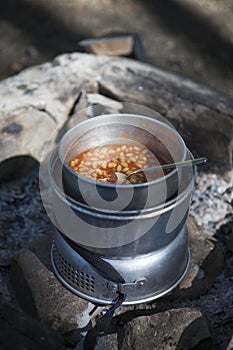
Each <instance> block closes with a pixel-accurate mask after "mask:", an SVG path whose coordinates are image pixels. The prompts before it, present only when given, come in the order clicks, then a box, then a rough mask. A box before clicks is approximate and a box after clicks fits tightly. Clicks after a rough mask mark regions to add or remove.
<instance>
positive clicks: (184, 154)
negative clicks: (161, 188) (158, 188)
mask: <svg viewBox="0 0 233 350" xmlns="http://www.w3.org/2000/svg"><path fill="white" fill-rule="evenodd" d="M110 116H111V117H118V118H119V117H120V118H122V119H123V120H122V124H128V125H132V124H130V123H129V122H124V118H125V117H130V118H132V119H133V118H135V117H136V118H138V119H142V120H145V121H146V120H148V121H150V122H151V121H152V122H154V123H157V124H160V125H162V126H164V127H165V128H167V129H169V130H170V131H172V132H173V133H174V134H175V135H176V137H177V139H178V140H179V142H180V143H181V144H182V149H183V154H182V158H181V159H180V161H183V160H185V159H186V155H187V148H186V145H185V142H184V140H183V138H182V137H181V135H180V134H179V133H178V131H177V130H176V129H175V128H174V127H171V126H170V125H168V124H165V123H164V122H162V121H160V120H158V119H154V118H151V117H147V116H143V115H140V114H129V113H124V114H123V113H119V114H117V113H114V114H103V115H100V116H97V117H95V118H92V119H88V120H84V121H82V122H80V123H78V124H76V125H75V126H74V127H73V128H71V129H69V130H68V131H67V132H66V133H65V134H64V135H63V136H62V139H61V141H60V142H59V145H58V157H59V159H60V161H61V164H62V166H64V167H65V168H66V170H67V171H68V172H70V173H71V174H72V175H73V176H75V177H76V178H77V179H78V178H79V177H80V178H81V180H83V181H85V182H87V183H89V184H91V185H97V186H99V187H102V188H105V189H114V188H115V187H116V185H117V187H118V188H119V189H128V188H131V187H132V186H133V187H135V188H143V187H146V186H148V185H156V184H158V183H159V182H160V181H161V178H163V181H166V180H167V179H169V178H170V177H172V176H173V175H174V174H175V172H176V171H177V170H176V168H175V169H173V170H172V171H170V172H169V173H168V174H166V175H164V176H163V177H160V178H158V179H155V180H152V181H147V182H145V183H142V184H123V185H121V184H108V183H103V182H98V181H95V180H92V179H90V178H88V177H85V176H83V175H80V174H79V173H76V172H75V171H74V170H73V169H72V168H71V167H70V166H69V165H68V163H67V162H66V160H65V159H64V158H63V156H62V147H63V145H64V141H65V139H66V137H68V135H69V134H70V133H71V132H73V131H74V129H76V128H80V126H82V125H85V124H91V123H93V120H95V119H96V118H98V119H105V118H106V117H110ZM114 123H118V124H120V122H119V121H111V122H110V123H109V124H114ZM105 125H106V123H105Z"/></svg>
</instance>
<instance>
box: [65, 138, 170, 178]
mask: <svg viewBox="0 0 233 350" xmlns="http://www.w3.org/2000/svg"><path fill="white" fill-rule="evenodd" d="M165 163H166V161H165V160H164V159H162V158H160V157H158V156H155V155H154V154H153V153H152V152H151V151H150V150H149V149H147V148H145V147H143V146H139V145H132V144H130V145H127V144H109V145H102V146H97V147H94V148H91V149H88V150H86V151H84V152H82V153H80V154H78V155H77V156H76V157H75V158H74V159H71V160H70V162H69V166H70V167H71V168H72V169H73V170H74V171H75V172H77V173H79V174H80V175H82V176H85V177H88V178H90V179H92V180H95V181H99V182H104V183H116V181H117V177H116V175H115V172H121V173H124V174H126V175H130V174H131V173H132V172H133V171H135V170H139V169H145V168H149V167H152V166H156V165H159V164H165ZM129 181H130V182H131V183H132V184H140V183H143V182H146V181H147V180H146V177H145V175H144V173H138V174H135V175H132V176H131V177H130V178H129Z"/></svg>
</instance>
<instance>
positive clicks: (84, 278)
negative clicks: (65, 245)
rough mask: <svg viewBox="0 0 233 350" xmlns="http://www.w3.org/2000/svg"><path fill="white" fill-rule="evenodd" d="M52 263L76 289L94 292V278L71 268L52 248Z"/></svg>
mask: <svg viewBox="0 0 233 350" xmlns="http://www.w3.org/2000/svg"><path fill="white" fill-rule="evenodd" d="M53 256H54V262H55V265H56V268H57V270H58V272H59V273H60V275H61V276H62V277H63V278H64V279H65V280H66V282H68V283H69V284H71V285H72V286H73V287H75V288H77V289H80V288H81V289H83V290H86V291H88V292H91V293H94V292H95V278H94V276H91V275H89V274H87V273H84V272H82V271H79V270H78V269H76V268H75V267H74V266H72V265H71V264H70V263H69V262H68V261H67V260H66V259H65V258H64V257H63V256H62V255H61V253H60V252H59V251H58V250H57V248H56V247H54V255H53Z"/></svg>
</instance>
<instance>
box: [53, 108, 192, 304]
mask: <svg viewBox="0 0 233 350" xmlns="http://www.w3.org/2000/svg"><path fill="white" fill-rule="evenodd" d="M122 130H123V131H124V137H127V139H134V140H135V138H136V139H137V142H139V143H142V144H144V145H146V146H147V147H149V148H150V149H151V150H153V148H154V147H159V148H160V152H169V154H170V155H171V156H172V158H173V159H174V161H182V160H185V159H189V158H190V157H192V156H191V154H190V152H189V151H188V150H187V148H186V146H185V144H184V141H183V140H182V138H181V137H180V135H179V134H178V133H177V131H176V130H175V129H174V128H172V127H170V126H168V125H166V124H164V123H162V122H160V121H158V120H156V119H151V118H147V117H143V116H138V115H126V114H125V115H107V116H100V117H96V118H93V119H91V120H88V121H85V122H83V123H80V124H78V125H77V126H75V127H74V128H73V129H71V130H70V131H68V133H66V134H65V135H64V137H63V139H62V141H61V142H60V144H59V146H58V148H57V149H56V150H55V152H54V153H53V154H52V156H51V158H50V164H49V175H50V186H51V188H52V190H53V200H52V211H53V223H54V224H55V226H56V232H55V236H54V242H53V245H52V249H51V260H52V266H53V269H54V272H55V274H56V276H57V277H58V279H59V280H60V281H61V282H62V283H63V284H64V285H65V286H66V287H67V288H68V289H70V290H71V291H72V292H74V293H75V294H77V295H78V296H80V297H83V298H85V299H88V300H90V301H91V302H93V303H97V304H111V303H113V301H114V300H115V299H116V298H117V295H118V294H119V293H124V294H126V295H127V298H126V300H125V302H124V304H125V305H132V304H137V303H142V302H148V301H151V300H153V299H156V298H159V297H161V296H163V295H164V294H166V293H168V292H170V291H171V290H172V289H173V288H175V287H176V286H177V285H178V284H179V282H180V281H181V280H182V278H183V277H184V275H185V274H186V272H187V269H188V266H189V249H188V232H187V227H186V218H187V215H188V209H189V203H190V197H191V193H192V189H193V183H194V173H193V168H192V166H189V167H185V168H181V169H179V170H178V169H175V170H174V171H171V172H170V173H169V174H168V175H165V176H163V178H162V179H159V180H155V181H151V182H147V183H143V184H138V185H135V186H133V185H118V186H116V185H106V184H103V183H97V182H95V181H93V180H90V179H88V178H85V177H83V176H80V175H79V174H77V173H75V172H74V171H73V170H72V169H70V168H69V166H68V165H67V159H72V156H73V155H74V154H77V153H78V152H80V153H81V152H82V151H83V150H85V149H88V148H90V146H92V145H93V142H94V141H95V142H97V144H98V142H100V140H101V142H103V143H107V142H109V140H115V139H119V138H122ZM135 131H136V132H135ZM93 140H94V141H93ZM156 142H157V144H156ZM161 144H163V145H165V146H164V147H163V148H162V146H161ZM77 150H78V151H77ZM116 198H117V199H119V202H118V201H117V200H116ZM119 203H120V204H119ZM122 203H123V204H122ZM125 203H127V205H125ZM83 252H84V254H83ZM96 258H97V259H96ZM101 262H104V263H107V266H111V267H112V268H113V269H114V270H115V271H117V273H118V274H119V275H120V276H122V281H121V282H119V281H118V282H116V281H114V279H113V280H111V278H106V274H105V273H104V271H102V270H101V269H102V264H101ZM105 268H106V265H105Z"/></svg>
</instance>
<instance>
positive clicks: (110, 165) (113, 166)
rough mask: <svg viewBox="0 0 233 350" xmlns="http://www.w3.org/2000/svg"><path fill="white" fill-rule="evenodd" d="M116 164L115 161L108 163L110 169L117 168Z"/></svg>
mask: <svg viewBox="0 0 233 350" xmlns="http://www.w3.org/2000/svg"><path fill="white" fill-rule="evenodd" d="M115 166H116V164H115V163H112V162H110V163H108V167H109V168H110V169H112V168H115Z"/></svg>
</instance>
